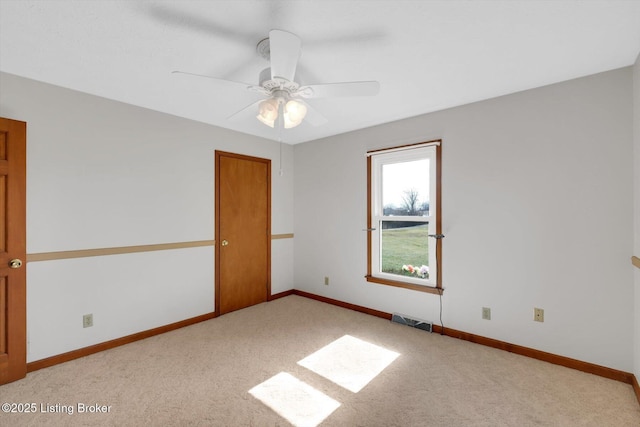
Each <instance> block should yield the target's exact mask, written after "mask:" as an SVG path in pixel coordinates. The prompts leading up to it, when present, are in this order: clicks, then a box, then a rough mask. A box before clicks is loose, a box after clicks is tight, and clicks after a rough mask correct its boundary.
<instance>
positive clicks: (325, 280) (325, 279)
mask: <svg viewBox="0 0 640 427" xmlns="http://www.w3.org/2000/svg"><path fill="white" fill-rule="evenodd" d="M324 284H325V286H329V277H327V276H325V277H324Z"/></svg>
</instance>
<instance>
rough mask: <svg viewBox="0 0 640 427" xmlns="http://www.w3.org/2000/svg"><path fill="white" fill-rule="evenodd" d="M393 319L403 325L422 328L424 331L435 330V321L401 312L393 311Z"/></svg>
mask: <svg viewBox="0 0 640 427" xmlns="http://www.w3.org/2000/svg"><path fill="white" fill-rule="evenodd" d="M391 321H392V322H395V323H400V324H401V325H407V326H411V327H412V328H417V329H422V330H423V331H427V332H433V323H432V322H428V321H426V320H422V319H416V318H415V317H409V316H405V315H404V314H400V313H393V315H392V316H391Z"/></svg>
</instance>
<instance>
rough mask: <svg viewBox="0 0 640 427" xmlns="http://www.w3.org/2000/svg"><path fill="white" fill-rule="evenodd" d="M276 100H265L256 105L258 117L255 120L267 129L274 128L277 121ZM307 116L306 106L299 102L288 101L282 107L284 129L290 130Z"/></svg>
mask: <svg viewBox="0 0 640 427" xmlns="http://www.w3.org/2000/svg"><path fill="white" fill-rule="evenodd" d="M278 102H279V101H278V100H277V99H275V98H269V99H265V100H264V101H262V102H261V103H260V104H259V105H258V115H257V116H256V118H257V119H258V120H260V121H261V122H262V123H264V124H265V125H267V126H269V127H274V125H275V122H276V120H277V119H278ZM306 115H307V106H306V105H304V104H303V103H302V102H300V101H296V100H294V99H290V100H289V101H287V103H286V104H285V105H284V108H283V116H284V128H285V129H291V128H294V127H296V126H298V125H299V124H300V123H302V120H304V118H305V116H306Z"/></svg>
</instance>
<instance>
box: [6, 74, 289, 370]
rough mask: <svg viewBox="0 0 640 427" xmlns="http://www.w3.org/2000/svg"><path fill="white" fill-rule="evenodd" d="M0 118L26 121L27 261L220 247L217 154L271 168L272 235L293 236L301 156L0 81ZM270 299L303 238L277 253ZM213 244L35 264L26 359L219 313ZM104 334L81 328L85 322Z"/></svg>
mask: <svg viewBox="0 0 640 427" xmlns="http://www.w3.org/2000/svg"><path fill="white" fill-rule="evenodd" d="M0 116H2V117H8V118H13V119H16V120H22V121H26V122H27V252H28V253H30V254H33V253H41V252H54V251H66V250H77V249H92V248H108V247H120V246H132V245H147V244H158V243H174V242H190V241H198V240H211V239H214V170H213V167H214V151H215V150H224V151H231V152H236V153H241V154H248V155H252V156H257V157H263V158H270V159H272V160H273V161H272V171H273V176H272V210H273V212H272V232H273V233H274V234H281V233H292V232H293V197H292V195H293V149H292V147H291V146H289V145H285V146H284V147H283V156H282V157H283V165H284V167H283V169H284V174H283V176H280V175H279V173H278V171H279V169H280V165H279V149H280V147H279V145H278V144H277V143H275V142H272V141H267V140H264V139H260V138H256V137H251V136H246V135H242V134H238V133H236V132H232V131H226V130H223V129H220V128H216V127H213V126H209V125H205V124H202V123H197V122H193V121H189V120H185V119H180V118H177V117H174V116H170V115H166V114H161V113H157V112H154V111H150V110H145V109H142V108H137V107H133V106H130V105H126V104H122V103H118V102H114V101H110V100H106V99H103V98H99V97H95V96H90V95H86V94H82V93H79V92H75V91H71V90H67V89H63V88H60V87H55V86H51V85H47V84H43V83H39V82H35V81H32V80H27V79H23V78H20V77H17V76H13V75H9V74H4V73H2V74H0ZM272 252H273V253H272V293H274V294H275V293H278V292H282V291H284V290H288V289H291V288H292V287H293V270H292V262H293V241H292V239H282V240H276V241H274V242H273V245H272ZM213 257H214V252H213V248H212V247H200V248H190V249H181V250H167V251H156V252H147V253H137V254H126V255H112V256H102V257H95V258H79V259H69V260H57V261H41V262H31V263H29V264H28V265H27V292H28V297H27V298H28V301H27V323H28V325H27V327H28V339H29V346H28V356H27V357H28V361H34V360H38V359H42V358H45V357H48V356H52V355H56V354H59V353H63V352H66V351H71V350H74V349H77V348H81V347H85V346H88V345H92V344H95V343H99V342H103V341H106V340H109V339H113V338H117V337H122V336H125V335H128V334H131V333H135V332H139V331H143V330H147V329H150V328H154V327H157V326H162V325H166V324H168V323H172V322H176V321H180V320H184V319H187V318H191V317H195V316H198V315H201V314H206V313H210V312H213V310H214V276H213ZM87 313H93V315H94V327H92V328H87V329H83V328H82V316H83V314H87Z"/></svg>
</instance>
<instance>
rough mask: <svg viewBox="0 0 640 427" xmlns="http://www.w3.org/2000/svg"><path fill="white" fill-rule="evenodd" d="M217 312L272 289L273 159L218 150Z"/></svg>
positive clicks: (257, 298) (252, 300)
mask: <svg viewBox="0 0 640 427" xmlns="http://www.w3.org/2000/svg"><path fill="white" fill-rule="evenodd" d="M215 166H216V184H215V185H216V273H215V274H216V313H218V314H224V313H228V312H230V311H234V310H239V309H241V308H245V307H249V306H251V305H254V304H258V303H261V302H265V301H267V299H268V296H269V295H270V293H271V161H270V160H268V159H259V158H256V157H249V156H242V155H238V154H232V153H225V152H221V151H216V165H215Z"/></svg>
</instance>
